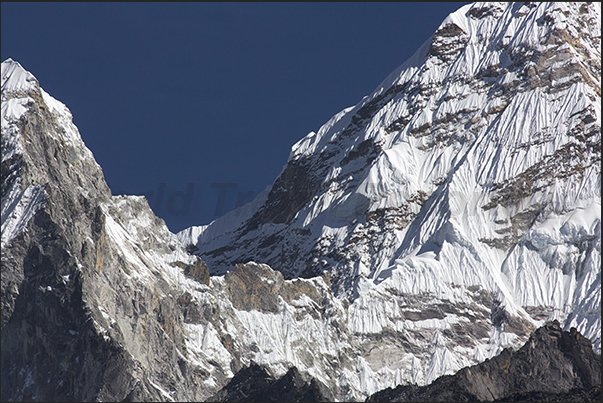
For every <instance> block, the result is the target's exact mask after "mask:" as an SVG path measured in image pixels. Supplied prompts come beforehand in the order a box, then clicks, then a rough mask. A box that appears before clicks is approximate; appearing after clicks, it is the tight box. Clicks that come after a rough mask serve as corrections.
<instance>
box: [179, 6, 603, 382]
mask: <svg viewBox="0 0 603 403" xmlns="http://www.w3.org/2000/svg"><path fill="white" fill-rule="evenodd" d="M600 34H601V25H600V5H599V4H598V3H514V4H512V3H477V4H471V5H467V6H464V7H462V8H461V9H459V10H458V11H457V12H455V13H453V14H451V15H450V16H449V17H448V18H446V20H445V21H443V22H442V24H441V25H440V27H439V28H438V30H437V31H436V32H435V34H434V35H433V37H432V38H430V39H429V40H427V41H426V42H425V44H424V45H423V46H422V47H421V48H420V49H418V50H417V52H416V53H415V55H414V56H413V57H412V58H411V59H410V60H408V61H407V62H406V63H404V64H403V65H402V66H400V67H399V68H398V69H397V70H396V71H394V72H393V73H392V74H391V75H390V76H389V77H387V78H386V79H385V80H384V81H383V82H382V83H381V84H380V85H379V86H378V87H377V89H376V90H375V91H374V92H373V93H372V94H370V95H368V96H367V97H365V98H364V99H363V100H362V101H361V102H360V103H358V104H357V105H356V106H354V107H350V108H346V109H344V110H343V111H341V112H340V113H338V114H336V115H335V116H333V118H331V120H329V121H328V122H327V123H326V124H325V125H323V126H322V127H321V128H320V129H319V130H318V131H317V132H316V133H314V132H311V133H310V134H308V135H307V136H306V137H304V138H303V139H302V140H300V141H299V142H298V143H297V144H295V145H294V146H293V147H292V150H291V154H290V156H289V161H288V162H287V164H286V165H285V167H284V168H283V170H282V172H281V174H280V176H279V177H278V178H277V179H276V181H275V182H274V184H273V185H272V187H271V189H270V190H269V192H265V193H263V194H261V195H260V196H258V198H257V199H256V200H255V201H254V202H253V203H251V204H250V205H248V206H245V207H243V208H241V209H239V210H235V211H234V212H231V213H230V214H227V215H226V216H225V217H222V218H220V219H217V220H216V221H214V222H212V223H211V224H209V225H207V226H202V227H192V228H189V229H186V230H184V231H182V232H180V233H179V234H178V236H179V237H180V238H181V239H182V240H183V241H184V242H185V243H192V244H195V245H196V246H197V247H198V248H199V250H200V256H201V257H202V258H203V259H204V260H205V261H206V262H207V263H208V266H209V267H210V270H211V271H212V273H214V274H222V273H225V272H226V271H228V270H230V268H231V267H232V266H233V265H234V264H236V263H242V262H246V261H249V260H253V261H256V262H259V263H266V264H268V265H270V266H271V267H272V268H273V269H275V270H278V271H280V272H282V273H283V275H284V276H285V278H297V277H300V276H301V277H312V276H316V275H319V274H321V273H323V272H327V273H329V274H330V278H331V282H332V288H333V291H334V292H335V294H336V295H337V297H338V298H347V299H348V300H349V302H350V306H349V308H348V309H347V314H348V322H347V324H348V327H349V332H350V333H351V334H353V335H355V336H354V337H356V344H357V349H358V350H357V351H359V356H360V357H362V360H360V358H359V361H358V366H359V367H360V366H362V365H364V366H365V367H366V371H367V372H368V373H370V377H369V378H370V379H374V380H376V381H375V382H376V383H378V384H380V385H384V384H387V383H388V382H401V381H411V380H412V381H415V382H418V383H428V382H430V381H432V380H433V379H435V377H437V376H439V375H441V374H443V373H451V372H454V371H456V370H457V369H459V368H461V367H463V366H466V365H469V364H471V363H474V362H476V361H481V360H483V359H485V358H486V357H490V356H492V355H493V354H496V353H497V352H498V351H500V349H501V348H502V347H503V346H507V345H515V344H516V343H519V342H521V341H525V339H526V336H527V334H528V332H529V330H530V329H532V328H533V327H534V326H538V325H539V324H542V323H543V321H544V320H552V319H559V320H561V321H562V323H563V324H564V326H565V328H567V329H569V327H571V326H575V327H577V328H578V329H579V331H581V332H583V333H584V334H585V335H586V336H587V337H589V338H590V339H591V340H593V342H594V344H595V349H596V350H597V351H599V352H600V348H601V325H600V322H601V311H600V300H601V299H600V298H601V297H600V296H601V292H600V290H601V275H600V263H601V253H600V251H601V219H600V217H601V216H600V214H601V213H600V209H601V196H600V194H601V165H600V157H601V129H600V128H601V126H600V125H601V64H600V61H601V42H600V39H601V38H600ZM385 334H387V335H389V336H391V339H390V340H389V341H388V342H384V341H383V335H385ZM375 338H378V339H379V340H380V341H379V343H375V342H374V340H375ZM405 343H408V346H403V345H404V344H405ZM410 346H412V347H410ZM419 346H420V347H419ZM415 349H416V350H415ZM417 351H419V352H417ZM390 360H391V362H390ZM411 368H412V370H411ZM386 379H387V380H386ZM394 380H395V381H394ZM375 387H377V385H375ZM368 388H370V387H368Z"/></svg>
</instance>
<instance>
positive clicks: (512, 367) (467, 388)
mask: <svg viewBox="0 0 603 403" xmlns="http://www.w3.org/2000/svg"><path fill="white" fill-rule="evenodd" d="M600 400H601V356H600V355H597V354H595V353H594V352H593V350H592V343H591V342H590V340H588V339H587V338H586V337H584V336H582V335H581V334H580V333H579V332H577V331H576V329H574V328H572V329H571V330H570V331H569V332H567V331H563V330H562V329H561V327H560V325H559V322H557V321H553V322H550V323H547V324H546V325H544V326H543V327H541V328H539V329H537V330H536V331H535V332H534V333H533V334H532V335H531V336H530V339H529V340H528V341H527V343H526V344H524V346H523V347H521V348H520V349H519V350H517V351H515V352H514V351H513V350H511V349H505V350H503V352H502V353H501V354H500V355H498V356H496V357H493V358H491V359H489V360H486V361H484V362H483V363H481V364H478V365H474V366H472V367H466V368H463V369H461V370H460V371H459V372H457V373H456V374H454V375H445V376H442V377H440V378H438V379H436V380H435V381H434V382H433V383H431V384H430V385H427V386H416V385H407V386H398V387H396V388H395V389H391V388H387V389H384V390H382V391H380V392H377V393H375V394H373V395H372V396H370V397H369V398H368V399H367V401H369V402H468V401H475V402H477V401H505V402H517V401H528V402H595V401H596V402H598V401H600Z"/></svg>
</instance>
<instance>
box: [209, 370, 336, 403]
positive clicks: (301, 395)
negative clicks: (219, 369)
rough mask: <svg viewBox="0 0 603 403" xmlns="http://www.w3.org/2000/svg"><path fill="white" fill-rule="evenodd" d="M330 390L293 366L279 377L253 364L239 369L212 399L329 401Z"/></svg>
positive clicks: (212, 400) (225, 400) (230, 400)
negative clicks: (309, 378) (306, 378)
mask: <svg viewBox="0 0 603 403" xmlns="http://www.w3.org/2000/svg"><path fill="white" fill-rule="evenodd" d="M329 395H330V394H329V392H328V391H327V389H326V387H325V386H324V385H322V384H321V383H320V382H318V381H316V379H311V380H309V381H306V380H305V379H304V378H303V376H302V375H301V374H300V373H299V371H298V370H297V368H295V367H293V368H291V369H289V371H288V372H287V373H286V374H285V375H283V376H282V377H281V378H279V379H276V378H275V377H273V376H272V375H271V374H270V373H269V372H268V370H267V369H266V368H264V367H262V366H259V365H257V364H255V363H252V364H251V365H250V366H249V367H246V368H243V369H242V370H240V371H239V372H238V373H237V374H236V375H235V376H234V378H232V380H231V381H230V382H229V383H228V384H227V385H226V386H224V387H223V388H222V389H221V390H220V391H219V392H218V393H216V394H215V395H214V396H212V397H210V398H209V399H208V401H210V402H328V401H331V400H332V399H331V398H329V397H328V396H329Z"/></svg>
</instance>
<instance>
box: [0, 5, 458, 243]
mask: <svg viewBox="0 0 603 403" xmlns="http://www.w3.org/2000/svg"><path fill="white" fill-rule="evenodd" d="M462 4H466V3H424V2H421V3H7V2H2V5H1V7H2V10H1V11H2V24H1V30H2V32H1V39H2V46H1V58H2V60H5V59H7V58H9V57H10V58H12V59H14V60H16V61H18V62H19V63H21V65H23V67H24V68H25V69H27V70H29V71H30V72H32V73H33V74H34V75H35V76H36V77H37V78H38V80H39V81H40V84H41V86H42V87H43V88H44V89H45V90H46V91H47V92H48V93H50V94H51V95H52V96H53V97H55V98H57V99H58V100H60V101H61V102H63V103H65V104H66V105H67V107H68V108H69V109H70V110H71V112H72V113H73V116H74V123H75V124H76V125H77V126H78V128H79V130H80V133H81V135H82V138H83V139H84V141H85V143H86V145H87V146H88V148H90V149H91V150H92V152H93V153H94V156H95V158H96V160H97V161H98V163H99V164H100V165H101V166H102V167H103V172H104V174H105V178H106V180H107V182H108V183H109V186H110V187H111V189H112V191H113V194H146V195H147V196H148V199H149V204H150V205H151V207H152V208H153V209H154V210H155V213H156V214H157V215H159V216H160V217H161V218H163V219H164V220H165V221H166V223H167V224H168V226H169V227H170V229H171V230H172V231H174V232H176V231H179V230H181V229H183V228H185V227H188V226H190V225H201V224H206V223H208V222H210V221H211V220H213V219H214V218H216V217H217V215H218V214H220V215H221V214H222V213H224V212H227V211H228V210H231V209H233V208H234V207H235V205H236V204H237V200H238V203H243V202H247V201H249V200H250V199H251V197H252V196H253V195H255V194H257V193H259V192H260V191H262V190H263V189H264V188H265V187H266V186H267V185H269V184H271V183H272V182H273V181H274V179H275V178H276V177H277V176H278V174H279V173H280V171H281V169H282V167H283V165H284V164H285V162H286V160H287V157H288V155H289V150H290V148H291V146H292V145H293V144H294V143H295V142H297V141H298V140H299V139H300V138H302V137H303V136H305V135H306V134H307V133H308V132H310V131H317V130H318V128H319V127H320V126H321V125H322V124H323V123H325V122H326V121H327V120H328V119H329V118H330V117H331V116H332V115H334V114H335V113H337V112H339V111H340V110H341V109H343V108H345V107H348V106H352V105H355V104H356V103H358V102H359V101H360V100H361V99H362V97H363V96H365V95H368V94H369V93H370V92H372V91H373V90H374V89H375V88H376V86H377V85H378V84H379V83H380V82H381V81H382V80H383V79H384V78H385V77H386V76H387V75H388V74H389V73H390V72H392V71H393V70H394V69H395V68H396V67H398V66H399V65H400V64H402V63H403V62H404V61H405V60H406V59H408V58H409V57H410V56H411V55H412V54H413V53H414V51H415V50H416V49H417V48H418V47H419V46H420V45H421V44H422V43H423V42H424V41H425V40H427V39H428V38H429V37H430V36H431V35H432V34H433V32H434V31H435V29H436V28H437V27H438V26H439V24H440V23H441V22H442V20H443V19H444V18H445V17H446V16H447V15H448V14H449V13H451V12H453V11H455V10H457V9H458V8H459V7H460V6H461V5H462ZM220 189H222V190H220ZM220 191H222V192H224V194H223V196H224V197H223V199H224V200H223V201H224V202H223V203H221V204H220V203H218V201H219V193H220Z"/></svg>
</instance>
